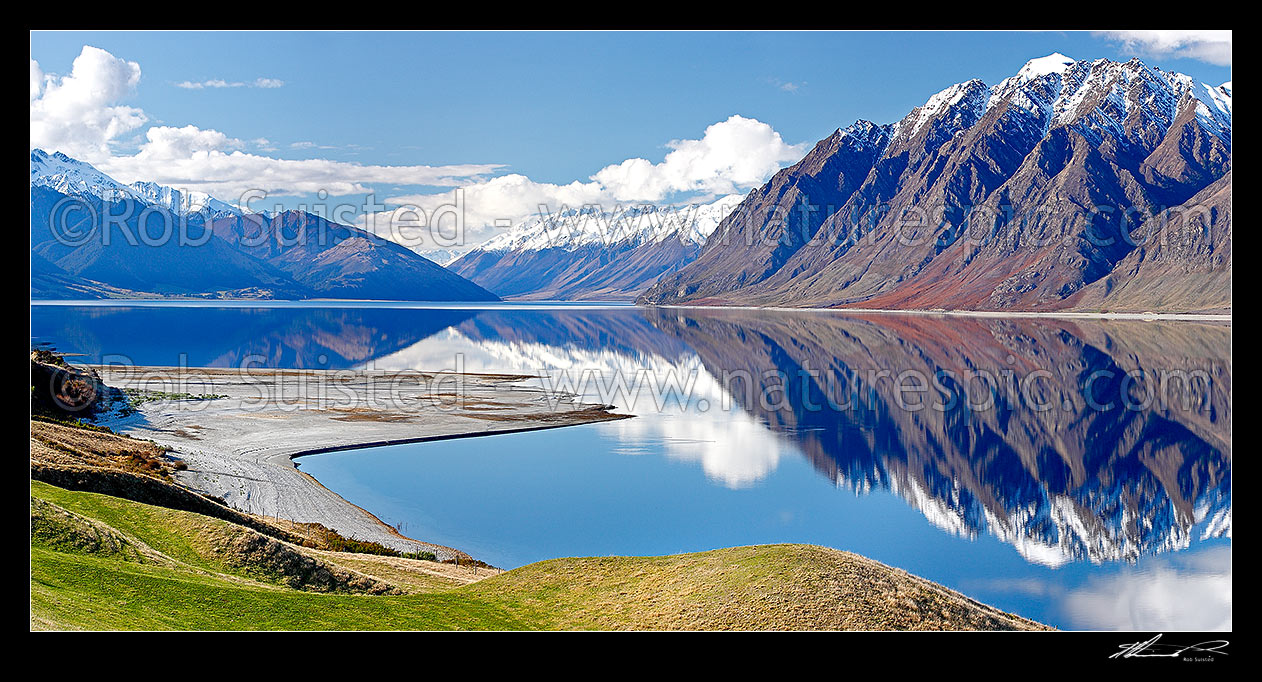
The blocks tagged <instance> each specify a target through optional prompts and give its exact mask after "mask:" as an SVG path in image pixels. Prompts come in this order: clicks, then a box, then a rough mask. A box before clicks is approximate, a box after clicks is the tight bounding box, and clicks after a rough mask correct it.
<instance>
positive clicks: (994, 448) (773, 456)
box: [32, 306, 1231, 566]
mask: <svg viewBox="0 0 1262 682" xmlns="http://www.w3.org/2000/svg"><path fill="white" fill-rule="evenodd" d="M32 327H33V334H34V336H33V338H32V341H33V342H48V343H52V344H54V345H55V346H56V347H57V348H58V349H60V350H63V351H66V352H71V353H82V354H83V356H82V357H80V358H79V359H80V360H82V361H90V362H91V361H94V362H101V361H103V360H106V359H107V357H108V356H113V355H122V356H126V357H127V358H128V359H129V360H130V361H131V362H134V363H136V364H164V365H175V364H181V363H183V364H188V365H192V366H220V367H231V366H239V365H240V364H241V363H243V362H247V361H249V362H252V363H253V364H256V365H259V366H268V367H293V368H331V369H338V368H345V367H375V368H378V369H403V368H408V369H449V368H453V367H462V368H463V369H464V370H465V371H496V372H507V371H512V372H521V373H526V374H531V375H536V376H540V379H539V381H542V382H544V383H545V384H550V385H553V386H554V387H560V388H566V387H571V388H578V390H580V391H581V392H582V393H584V394H585V395H587V396H588V397H589V398H591V399H600V400H603V401H605V402H612V403H613V404H616V405H618V406H619V407H621V408H623V409H627V410H630V411H632V412H635V413H636V414H637V415H638V416H639V418H638V419H633V420H625V421H622V422H616V423H614V424H610V425H605V426H606V427H607V428H609V429H613V430H616V431H617V432H618V433H621V434H625V438H623V439H622V441H621V442H622V444H621V445H619V447H620V448H626V451H627V452H635V451H637V449H638V451H643V450H644V448H645V447H647V446H646V445H645V444H646V443H649V444H650V445H651V446H652V447H653V448H660V450H661V451H662V452H664V453H665V454H667V455H669V456H671V457H675V458H679V459H694V460H697V461H699V462H700V463H701V465H702V466H703V468H704V469H705V472H706V474H707V475H708V476H709V477H710V478H711V479H713V480H715V481H717V482H719V483H721V484H723V485H726V486H729V487H733V488H740V487H746V486H754V485H758V484H759V482H760V481H762V480H763V479H765V478H766V477H767V476H770V475H771V474H772V472H774V470H775V468H776V466H777V462H779V461H780V459H781V458H783V457H785V456H788V453H801V454H802V455H803V456H805V457H806V458H807V459H808V460H809V462H810V463H811V465H812V466H813V468H814V469H815V470H817V471H818V472H819V473H820V474H821V475H823V476H825V477H827V478H828V479H829V480H830V481H833V482H834V483H835V484H837V485H838V486H841V487H846V488H849V489H850V490H853V491H855V492H856V493H860V494H863V493H866V492H868V491H871V490H873V489H884V490H890V491H893V492H895V493H897V494H898V495H899V496H901V497H902V498H903V499H904V500H906V501H907V503H908V504H910V505H912V506H913V507H915V508H916V509H917V510H919V511H920V512H921V513H922V514H923V515H924V516H925V517H926V518H927V519H928V520H929V521H930V522H931V523H933V524H934V525H936V526H938V527H940V528H942V529H945V530H947V531H949V532H951V533H954V534H957V535H959V536H963V537H975V536H976V535H977V534H979V533H983V532H985V533H990V534H992V535H994V536H995V537H997V538H999V539H1000V540H1002V541H1004V542H1006V543H1009V544H1011V545H1012V546H1013V547H1015V548H1016V549H1017V551H1019V552H1020V553H1021V555H1022V556H1023V557H1024V558H1025V559H1026V560H1027V561H1029V562H1032V563H1036V564H1040V565H1043V566H1060V565H1063V564H1065V563H1067V562H1076V561H1090V562H1112V561H1118V560H1135V559H1138V558H1140V557H1143V556H1146V555H1153V554H1158V553H1162V552H1170V551H1175V550H1181V549H1185V548H1187V547H1189V546H1190V545H1191V544H1192V543H1193V542H1194V541H1197V540H1203V539H1207V538H1218V537H1228V538H1229V537H1230V535H1231V328H1230V326H1228V325H1215V324H1200V323H1190V322H1141V321H1114V320H1110V321H1090V320H1079V319H1075V320H1063V319H1050V318H983V317H945V316H923V315H920V316H918V315H867V316H860V315H848V314H842V313H837V312H822V311H813V312H805V311H804V312H792V311H783V312H782V311H755V310H702V309H687V310H685V309H640V308H613V309H598V310H566V309H557V310H517V309H513V308H512V307H511V306H505V307H504V308H502V309H495V308H492V309H489V310H459V309H441V310H418V309H356V308H336V309H333V308H319V307H312V308H286V309H242V308H234V309H226V308H215V307H213V306H205V307H194V308H188V307H184V308H162V307H147V308H105V307H91V306H85V307H51V306H50V307H44V306H35V307H34V308H33V309H32ZM584 373H585V377H586V379H582V377H580V374H584ZM615 377H617V378H618V380H620V381H623V382H624V383H625V384H628V385H635V384H636V382H643V381H645V380H648V381H649V382H650V383H651V384H652V385H653V388H654V389H655V391H656V393H657V395H645V394H644V393H643V392H641V393H640V394H637V395H636V396H628V395H625V394H620V393H618V392H617V391H616V390H615V391H613V392H612V393H611V392H610V391H609V390H608V388H609V385H610V384H611V379H612V378H615ZM558 381H559V382H560V383H557V382H558ZM584 381H587V383H583V382H584ZM613 383H616V382H613ZM664 385H665V386H667V387H668V388H670V387H672V386H673V387H674V389H677V390H675V393H677V394H678V395H676V396H675V397H676V398H678V399H677V400H676V401H675V402H674V403H671V401H669V400H666V401H664V400H663V399H662V395H661V393H662V390H661V388H662V386H664ZM655 391H654V390H651V391H648V393H649V394H653V393H654V392H655ZM666 392H668V393H669V392H670V391H666ZM663 415H666V416H663ZM650 449H651V448H650Z"/></svg>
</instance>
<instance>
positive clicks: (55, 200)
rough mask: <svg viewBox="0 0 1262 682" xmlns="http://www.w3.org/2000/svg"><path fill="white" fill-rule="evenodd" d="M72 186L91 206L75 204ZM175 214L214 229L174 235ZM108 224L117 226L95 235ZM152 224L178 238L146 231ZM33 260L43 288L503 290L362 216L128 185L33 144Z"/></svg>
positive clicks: (364, 294)
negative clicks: (341, 220) (235, 203)
mask: <svg viewBox="0 0 1262 682" xmlns="http://www.w3.org/2000/svg"><path fill="white" fill-rule="evenodd" d="M67 197H76V198H78V199H79V200H80V201H82V202H85V203H86V204H87V205H88V206H89V207H90V209H91V210H88V211H66V210H65V209H64V208H63V207H64V205H65V204H64V201H65V199H66V198H67ZM151 207H158V208H162V209H166V210H165V211H154V210H149V209H150V208H151ZM137 209H143V210H137ZM173 214H175V215H180V216H189V217H190V219H189V220H188V221H187V222H188V224H189V225H197V224H200V225H205V226H208V227H209V228H210V233H211V234H210V236H209V238H208V239H205V240H200V239H195V240H193V241H191V242H189V241H186V240H183V239H180V238H175V237H174V235H176V234H180V235H183V232H182V231H180V230H179V229H177V230H171V229H170V227H171V226H170V225H155V223H157V222H160V221H162V220H164V219H170V218H171V217H172V215H173ZM101 216H111V217H112V218H115V219H114V220H110V221H104V220H101V219H100V218H101ZM194 217H195V218H196V219H194ZM63 223H65V224H63ZM67 228H71V229H70V232H66V229H67ZM155 228H163V229H155ZM116 232H117V234H116ZM105 234H109V235H111V238H109V239H104V238H100V239H98V238H93V235H105ZM142 234H148V235H150V236H151V237H152V236H153V235H155V234H159V235H168V236H172V238H169V239H168V238H162V237H156V238H154V239H137V238H136V237H137V235H142ZM67 236H73V237H74V239H69V240H68V239H66V237H67ZM85 236H86V238H84V237H85ZM190 236H192V237H194V238H196V237H198V236H199V233H197V232H196V231H194V232H193V234H192V235H190ZM31 271H32V277H31V297H32V298H99V297H114V296H126V297H136V296H142V297H154V296H185V297H199V298H207V297H209V298H286V299H302V298H311V297H320V298H349V299H388V300H411V301H452V300H465V301H472V300H476V301H489V300H497V299H496V297H495V296H494V295H493V294H491V293H489V292H487V291H486V290H484V289H482V288H481V287H479V286H477V285H476V284H473V283H472V282H469V281H468V280H466V279H464V278H462V277H460V276H459V275H457V274H456V273H454V272H452V271H450V270H447V269H444V268H442V267H441V266H438V265H436V264H434V263H433V262H431V261H429V260H426V259H425V258H423V257H421V256H418V255H417V254H415V253H413V252H412V251H410V250H408V249H406V248H404V247H402V246H400V245H398V244H396V243H394V242H391V241H388V240H385V239H382V238H380V237H378V236H376V235H374V234H371V233H368V232H365V231H364V230H360V229H358V228H355V227H350V226H348V225H340V224H338V223H333V222H330V221H328V220H325V219H323V218H321V217H319V216H315V215H312V214H309V213H306V212H303V211H284V212H282V213H278V214H271V213H245V212H243V211H239V210H237V209H236V208H234V207H232V206H230V205H228V204H226V203H225V202H222V201H220V200H218V199H215V198H214V197H210V196H208V195H206V194H201V193H194V192H189V193H184V192H181V191H179V190H176V189H173V188H170V187H164V186H162V185H158V184H156V183H152V182H137V183H134V184H131V185H124V184H123V183H120V182H118V181H117V180H115V179H113V178H111V177H110V176H108V175H106V174H105V173H102V172H101V171H99V170H97V169H96V168H94V167H93V166H92V165H91V164H88V163H84V162H83V161H79V160H77V159H73V158H70V157H69V156H66V155H65V154H62V153H60V152H58V153H54V154H48V153H46V152H44V151H43V150H40V149H35V150H32V151H31Z"/></svg>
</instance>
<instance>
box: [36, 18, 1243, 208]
mask: <svg viewBox="0 0 1262 682" xmlns="http://www.w3.org/2000/svg"><path fill="white" fill-rule="evenodd" d="M1227 41H1228V43H1227V50H1228V56H1227V58H1226V63H1228V64H1229V63H1230V56H1229V52H1230V36H1228V37H1227ZM85 45H91V46H94V47H98V48H101V49H103V50H105V51H106V52H108V53H109V54H110V55H113V56H114V57H116V58H118V59H119V60H122V61H125V62H134V63H136V64H137V65H139V69H140V73H141V75H140V77H139V81H138V82H137V83H135V84H134V87H132V88H130V90H129V91H128V92H127V94H126V95H125V96H123V97H120V98H119V101H118V102H116V103H114V104H117V105H119V106H125V107H132V108H134V109H138V110H141V111H142V112H143V114H144V117H145V119H146V120H145V123H144V124H143V125H141V126H138V127H135V128H134V129H132V130H129V131H127V133H126V134H120V135H118V136H117V137H115V138H114V139H112V140H111V141H110V143H109V144H110V146H111V151H112V152H113V153H116V154H120V155H121V154H129V153H135V150H136V148H137V146H138V145H139V144H141V143H142V142H143V141H144V138H143V135H144V134H145V131H146V130H147V129H148V128H149V127H153V126H171V127H184V126H190V125H191V126H195V127H196V128H197V129H199V130H213V131H220V132H222V133H223V134H224V135H226V136H228V137H229V138H232V139H233V140H237V141H240V142H241V145H242V148H243V149H244V150H245V151H247V152H249V153H253V154H259V155H265V156H268V157H275V158H282V159H324V160H333V161H341V162H350V163H356V164H379V165H383V166H397V165H426V166H446V165H453V164H495V165H496V170H494V171H493V172H492V173H491V175H503V174H506V173H518V174H522V175H524V176H528V177H529V179H530V180H531V181H533V182H536V183H556V184H558V185H563V184H565V183H570V182H573V181H586V180H587V179H588V178H589V177H590V176H592V175H593V174H594V173H596V172H597V171H599V170H601V169H602V168H604V167H606V166H608V165H610V164H618V163H620V162H622V161H623V160H625V159H634V158H643V159H647V160H648V161H650V162H652V163H658V162H661V161H662V159H663V157H664V156H665V155H666V154H667V153H668V152H669V151H670V149H669V148H668V147H667V144H668V143H669V142H670V141H672V140H680V139H688V140H693V139H700V138H701V137H702V136H703V134H704V132H705V130H706V128H707V126H711V125H713V124H715V123H718V122H722V121H725V120H727V119H729V117H731V116H733V115H739V116H741V117H745V118H748V119H753V120H756V121H758V122H761V123H762V124H765V125H766V126H769V127H770V129H772V130H774V132H775V133H778V134H779V136H780V137H781V138H782V140H783V142H784V144H785V145H804V144H805V145H809V144H811V143H814V142H815V141H816V140H818V139H820V138H823V137H825V136H827V135H828V134H830V133H831V132H832V131H833V130H834V129H836V128H837V127H841V126H845V125H848V124H849V123H851V122H853V121H854V120H855V119H858V118H866V119H869V120H873V121H875V122H877V123H887V122H892V121H895V120H897V119H899V118H901V117H902V116H903V115H905V114H906V113H907V112H908V111H909V110H910V109H912V108H913V107H915V106H917V105H919V104H922V103H923V102H924V101H925V99H926V98H928V96H929V95H931V94H933V93H934V92H936V91H938V90H940V89H942V88H944V87H946V86H948V85H951V84H953V83H956V82H960V81H964V80H968V79H970V78H980V79H982V80H983V81H985V82H987V83H989V84H993V83H996V82H998V81H999V80H1002V79H1003V78H1005V77H1007V76H1010V75H1012V74H1014V73H1015V72H1016V71H1017V70H1018V69H1020V67H1021V66H1022V64H1024V63H1025V62H1026V61H1027V60H1028V59H1031V58H1034V57H1039V56H1043V55H1046V54H1049V53H1051V52H1061V53H1064V54H1067V55H1069V56H1071V57H1074V58H1076V59H1094V58H1099V57H1107V58H1110V59H1127V58H1130V57H1131V56H1136V55H1138V56H1141V58H1143V59H1145V61H1146V62H1148V63H1150V64H1153V65H1156V66H1159V67H1161V68H1164V69H1170V70H1176V71H1181V72H1183V73H1187V74H1189V75H1191V76H1193V77H1194V78H1196V79H1198V80H1201V81H1204V82H1207V83H1210V84H1218V83H1222V82H1224V81H1227V80H1230V78H1231V69H1230V66H1225V65H1220V64H1213V63H1210V61H1207V60H1205V59H1204V58H1202V59H1195V58H1190V57H1180V56H1177V54H1178V53H1180V50H1174V49H1166V48H1165V47H1163V46H1161V45H1157V44H1156V43H1152V44H1147V43H1132V44H1130V45H1127V44H1125V43H1124V42H1123V41H1121V40H1119V39H1116V38H1108V37H1103V36H1096V35H1093V34H1091V33H1085V32H1072V33H1057V32H1046V33H1024V32H1021V33H1014V32H982V33H951V32H894V33H889V32H825V33H808V32H773V33H749V32H703V33H694V32H629V33H567V32H559V33H533V32H525V33H512V32H509V33H504V32H474V33H381V32H372V33H334V32H313V33H312V32H307V33H284V32H280V33H277V32H245V33H227V32H202V33H164V32H145V33H131V32H80V31H75V32H36V33H32V34H31V58H32V59H33V60H35V61H37V62H38V65H39V68H40V69H41V70H42V72H43V73H44V74H61V75H64V74H68V73H70V72H71V68H72V62H73V60H75V58H76V57H77V56H79V55H80V52H81V51H82V50H83V47H84V46H85ZM1163 50H1164V54H1163V53H1162V51H1163ZM1181 52H1182V53H1184V54H1187V53H1189V52H1191V53H1194V54H1199V53H1196V52H1195V51H1189V50H1188V49H1183V50H1181ZM1141 53H1142V54H1141ZM1201 56H1202V57H1203V55H1201ZM1211 60H1212V61H1218V62H1220V63H1221V62H1223V59H1222V58H1221V56H1220V57H1218V58H1216V59H1211ZM33 78H34V76H33ZM260 78H266V79H273V80H274V81H278V82H282V83H283V84H281V85H280V87H270V88H263V87H248V86H241V87H219V88H215V87H203V88H202V89H189V88H182V87H178V86H177V84H179V83H183V82H190V81H191V82H206V81H212V80H222V81H226V82H230V83H247V84H253V83H255V82H256V80H257V79H260ZM33 87H34V86H33ZM33 98H34V95H33ZM264 139H265V140H266V141H267V142H266V143H263V142H257V141H259V140H264ZM798 150H799V148H797V147H795V148H794V150H793V151H783V150H773V151H772V152H769V156H768V158H773V159H776V160H777V161H776V163H779V165H785V164H786V163H787V161H784V160H782V159H783V158H787V157H788V156H791V155H792V154H793V153H796V151H798ZM107 165H108V164H107ZM111 168H114V169H115V170H119V168H121V166H111ZM120 172H123V173H124V174H126V171H120ZM125 180H130V178H127V179H125ZM361 184H362V183H361ZM384 184H387V185H388V184H389V183H384ZM451 184H453V183H451V182H447V183H442V182H440V183H438V184H437V185H434V186H429V185H414V186H412V187H411V188H408V187H407V186H405V185H403V184H399V185H395V186H393V187H387V186H380V185H383V183H380V182H378V183H376V184H374V185H373V189H375V190H378V191H379V192H380V193H382V194H387V195H388V194H391V193H395V194H398V193H400V192H402V193H404V194H407V193H408V192H409V191H410V192H416V191H422V193H423V192H424V191H441V190H442V188H444V187H448V186H450V185H451ZM418 187H419V188H421V189H420V190H418V189H417V188H418ZM435 188H437V189H435ZM737 189H738V190H744V189H746V188H744V187H738V188H737ZM304 196H306V195H304V194H303V193H301V192H299V193H298V198H294V199H290V201H298V200H301V199H302V198H303V197H304Z"/></svg>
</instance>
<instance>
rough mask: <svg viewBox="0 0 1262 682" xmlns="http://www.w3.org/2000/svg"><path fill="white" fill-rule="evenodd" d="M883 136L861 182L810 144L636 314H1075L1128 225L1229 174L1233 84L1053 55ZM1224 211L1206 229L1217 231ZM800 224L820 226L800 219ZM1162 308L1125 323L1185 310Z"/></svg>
mask: <svg viewBox="0 0 1262 682" xmlns="http://www.w3.org/2000/svg"><path fill="white" fill-rule="evenodd" d="M859 123H864V124H866V123H867V122H862V121H861V122H859ZM859 123H856V124H855V125H856V126H857V125H859ZM867 125H870V124H867ZM852 127H853V126H852ZM885 129H886V130H887V131H888V135H889V140H888V142H886V144H885V145H884V146H883V147H882V148H880V150H879V153H877V154H875V155H874V158H873V160H872V162H871V164H870V165H869V164H868V163H867V160H866V159H861V160H860V162H858V163H856V162H854V161H853V160H847V159H844V158H843V155H844V154H847V153H852V151H853V149H855V148H854V147H853V146H848V145H843V144H839V143H838V142H839V135H838V133H834V135H833V136H830V137H829V138H826V139H825V140H822V141H821V142H820V143H818V144H817V145H816V147H815V149H814V150H812V152H811V153H810V154H808V155H807V157H806V158H804V159H803V160H802V161H800V162H799V163H798V164H795V165H794V166H790V167H789V168H787V169H784V170H782V171H780V172H779V173H777V174H776V175H775V176H773V177H772V179H771V180H770V181H769V182H768V183H767V184H766V185H764V186H763V187H761V188H759V189H757V190H754V191H753V192H751V193H750V194H749V195H748V196H747V197H746V200H745V202H743V203H742V205H741V206H740V207H738V208H737V210H735V211H733V213H732V214H731V215H730V216H729V217H728V218H727V219H726V220H725V221H724V222H723V223H722V224H721V225H720V226H719V227H718V228H717V229H716V231H715V234H714V235H713V236H712V237H711V239H710V240H709V241H708V243H707V245H706V247H705V248H704V249H703V250H702V253H701V254H700V255H699V256H698V257H697V259H696V260H695V261H693V262H692V263H691V264H688V265H686V266H684V267H683V268H681V269H680V270H679V271H678V272H676V273H672V274H670V275H668V276H664V277H662V278H661V279H660V280H659V281H658V282H657V283H656V284H655V285H654V286H653V287H652V288H651V289H649V290H648V291H647V292H646V293H645V294H643V295H642V296H640V297H639V298H638V299H637V302H639V303H641V304H648V305H662V304H677V303H689V304H700V305H706V304H711V305H720V304H730V305H788V306H802V307H865V308H876V307H880V308H894V309H910V308H923V309H932V308H949V309H965V310H1000V311H1002V310H1058V309H1065V308H1069V307H1074V306H1075V305H1085V303H1083V302H1085V301H1086V300H1087V298H1088V297H1079V298H1077V299H1075V298H1073V297H1074V296H1075V294H1076V293H1077V292H1078V291H1080V290H1082V289H1083V288H1085V287H1087V286H1088V285H1090V284H1091V283H1093V282H1096V281H1099V280H1100V279H1102V278H1104V277H1106V276H1108V275H1109V274H1110V273H1111V272H1113V270H1114V268H1115V267H1117V266H1118V264H1119V263H1120V262H1121V261H1122V260H1123V259H1124V258H1125V257H1126V256H1127V254H1129V253H1130V252H1131V251H1133V250H1134V246H1135V245H1134V244H1128V243H1127V242H1128V241H1131V240H1132V239H1133V237H1134V236H1135V234H1136V227H1137V226H1136V225H1135V224H1134V223H1135V222H1142V221H1132V220H1131V218H1132V217H1133V216H1136V215H1137V216H1152V215H1156V214H1160V213H1162V212H1163V211H1165V210H1167V209H1168V208H1170V207H1172V206H1179V205H1182V204H1184V203H1185V202H1187V201H1189V200H1190V199H1192V198H1193V197H1194V196H1195V195H1197V193H1198V192H1200V191H1201V190H1202V189H1204V188H1205V187H1206V186H1208V185H1209V184H1211V183H1213V182H1215V181H1217V180H1218V179H1220V178H1222V177H1224V175H1226V174H1227V173H1228V172H1229V170H1230V156H1231V84H1230V82H1229V83H1226V84H1224V85H1222V86H1219V87H1217V88H1214V87H1209V86H1202V87H1199V88H1198V87H1197V85H1196V84H1195V83H1194V82H1193V81H1192V79H1190V78H1188V77H1187V76H1184V75H1182V74H1177V73H1172V72H1165V71H1162V70H1160V69H1155V68H1152V67H1148V66H1146V65H1144V64H1143V62H1141V61H1139V60H1138V59H1133V60H1130V61H1128V62H1112V61H1109V60H1103V59H1101V60H1094V61H1072V60H1070V59H1069V58H1067V57H1064V56H1063V55H1055V54H1054V55H1049V56H1048V57H1045V58H1041V59H1036V60H1031V61H1030V62H1028V63H1027V64H1026V66H1025V67H1023V68H1022V69H1021V71H1019V72H1018V73H1017V74H1016V75H1014V76H1012V77H1010V78H1007V79H1004V80H1003V81H1001V82H1000V83H999V84H997V85H995V86H993V87H988V86H986V85H985V84H984V83H982V82H981V81H979V80H971V81H966V82H964V83H959V84H956V85H953V86H950V87H948V88H946V89H944V90H942V91H939V92H938V93H935V94H934V95H932V96H931V97H930V98H929V99H928V100H927V101H926V102H925V104H924V105H922V106H920V107H916V108H915V109H913V110H912V111H911V112H910V113H908V115H907V116H905V117H904V118H903V119H901V120H900V121H898V122H896V123H894V124H890V125H889V126H888V127H886V128H885ZM839 132H840V131H839ZM860 175H861V176H862V177H861V178H859V182H858V186H857V187H854V184H855V183H853V179H854V177H855V176H860ZM1229 183H1230V180H1228V189H1227V196H1228V197H1229V196H1230V189H1229ZM1229 204H1230V201H1229V200H1228V201H1227V206H1226V207H1225V210H1219V211H1216V212H1211V213H1212V219H1213V220H1222V219H1224V218H1226V219H1228V220H1229V216H1230V207H1229ZM1093 209H1101V210H1093ZM808 210H813V211H817V212H818V213H817V215H819V217H814V216H806V217H795V216H801V215H802V214H804V213H807V211H808ZM1228 224H1229V223H1228ZM1210 228H1211V229H1208V230H1206V232H1207V233H1208V234H1210V235H1211V236H1213V237H1214V238H1216V239H1219V240H1220V241H1218V242H1210V243H1208V244H1206V245H1204V247H1203V250H1209V251H1218V252H1226V254H1227V255H1228V258H1227V259H1220V260H1219V261H1218V262H1219V265H1220V266H1224V267H1226V268H1227V272H1228V275H1227V277H1226V278H1219V279H1218V280H1215V281H1217V282H1219V284H1221V282H1222V281H1226V282H1227V285H1228V287H1229V282H1230V275H1229V271H1230V270H1229V269H1230V260H1229V253H1230V247H1229V242H1230V231H1229V229H1227V230H1222V229H1213V226H1210ZM808 247H809V248H808ZM1226 300H1228V301H1229V300H1230V294H1229V290H1228V293H1227V296H1226ZM1159 302H1160V301H1154V300H1152V299H1151V298H1149V299H1144V300H1131V301H1128V302H1126V306H1127V308H1128V309H1130V308H1135V307H1138V309H1140V310H1146V309H1148V308H1149V307H1150V306H1151V307H1153V309H1158V308H1160V309H1162V310H1181V306H1180V305H1178V302H1177V301H1167V307H1164V308H1162V307H1160V306H1157V305H1156V304H1157V303H1159ZM1171 306H1172V307H1171Z"/></svg>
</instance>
